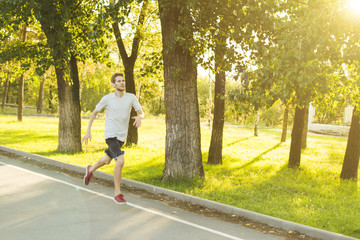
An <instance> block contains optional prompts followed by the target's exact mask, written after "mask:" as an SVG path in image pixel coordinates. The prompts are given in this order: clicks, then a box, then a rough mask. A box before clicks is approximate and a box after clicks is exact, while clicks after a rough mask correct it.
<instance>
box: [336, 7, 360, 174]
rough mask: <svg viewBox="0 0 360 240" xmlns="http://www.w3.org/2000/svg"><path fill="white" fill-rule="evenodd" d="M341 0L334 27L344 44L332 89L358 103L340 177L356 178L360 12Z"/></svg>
mask: <svg viewBox="0 0 360 240" xmlns="http://www.w3.org/2000/svg"><path fill="white" fill-rule="evenodd" d="M340 4H345V5H340V8H339V9H338V11H337V12H336V15H335V16H334V22H336V25H335V26H334V27H333V29H332V30H333V38H335V39H336V40H337V41H338V42H339V45H340V46H341V48H339V50H338V51H339V53H341V56H342V58H341V63H342V64H341V65H340V67H339V71H338V72H339V77H338V79H337V80H338V81H337V82H336V83H334V84H332V86H333V88H332V90H333V91H334V92H335V95H336V97H337V98H343V100H347V101H349V102H350V103H352V104H353V105H354V106H355V108H354V110H353V116H352V120H351V126H350V131H349V136H348V141H347V146H346V151H345V156H344V162H343V166H342V170H341V174H340V178H341V179H352V180H357V179H358V169H359V159H360V138H359V135H360V111H359V109H360V104H359V103H360V101H359V98H360V90H359V89H360V47H359V44H360V15H359V14H358V12H357V13H355V12H354V11H353V9H352V8H351V6H347V3H346V2H341V3H340ZM339 93H340V94H339ZM341 96H342V97H341Z"/></svg>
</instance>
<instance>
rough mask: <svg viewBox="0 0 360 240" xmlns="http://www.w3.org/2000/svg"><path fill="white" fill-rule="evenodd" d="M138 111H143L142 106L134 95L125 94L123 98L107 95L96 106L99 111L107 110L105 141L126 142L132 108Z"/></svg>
mask: <svg viewBox="0 0 360 240" xmlns="http://www.w3.org/2000/svg"><path fill="white" fill-rule="evenodd" d="M132 107H134V108H135V110H136V111H139V110H140V109H141V105H140V103H139V101H138V99H137V98H136V96H135V95H134V94H132V93H124V95H123V96H122V97H120V98H119V97H116V95H115V93H110V94H108V95H105V96H104V97H103V98H102V99H101V100H100V102H99V103H98V104H97V105H96V107H95V109H96V110H97V111H99V112H100V111H102V110H103V109H104V108H105V110H106V118H105V131H104V135H105V139H107V138H114V137H116V138H117V139H118V140H120V141H122V142H125V140H126V137H127V133H128V125H129V119H130V111H131V108H132Z"/></svg>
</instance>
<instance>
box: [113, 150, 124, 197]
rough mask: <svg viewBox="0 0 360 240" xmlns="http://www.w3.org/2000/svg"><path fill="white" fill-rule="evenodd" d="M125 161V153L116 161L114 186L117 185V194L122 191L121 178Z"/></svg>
mask: <svg viewBox="0 0 360 240" xmlns="http://www.w3.org/2000/svg"><path fill="white" fill-rule="evenodd" d="M124 163H125V159H124V155H122V156H120V157H119V158H118V159H117V160H116V161H115V168H114V187H115V193H114V194H115V195H114V196H117V195H119V194H120V193H121V190H120V185H121V178H122V169H123V166H124Z"/></svg>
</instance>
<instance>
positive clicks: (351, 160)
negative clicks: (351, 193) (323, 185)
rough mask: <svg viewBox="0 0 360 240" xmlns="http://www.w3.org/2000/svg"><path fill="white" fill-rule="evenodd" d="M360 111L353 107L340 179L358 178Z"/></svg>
mask: <svg viewBox="0 0 360 240" xmlns="http://www.w3.org/2000/svg"><path fill="white" fill-rule="evenodd" d="M359 136H360V111H359V110H358V107H355V108H354V111H353V116H352V119H351V126H350V131H349V137H348V142H347V145H346V151H345V157H344V163H343V166H342V170H341V175H340V178H341V179H353V180H357V178H358V169H359V158H360V137H359Z"/></svg>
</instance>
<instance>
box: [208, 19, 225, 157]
mask: <svg viewBox="0 0 360 240" xmlns="http://www.w3.org/2000/svg"><path fill="white" fill-rule="evenodd" d="M222 24H223V21H221V22H220V26H221V25H222ZM216 40H217V41H218V42H217V43H216V48H215V71H216V74H215V95H214V118H213V122H212V124H213V125H212V131H211V140H210V147H209V156H208V163H210V164H222V147H223V132H224V113H225V84H226V76H225V70H224V65H225V64H224V58H225V52H226V36H224V35H220V36H217V37H216ZM210 94H211V92H210ZM210 115H211V111H210ZM210 119H211V118H209V120H210ZM209 126H210V124H209Z"/></svg>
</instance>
